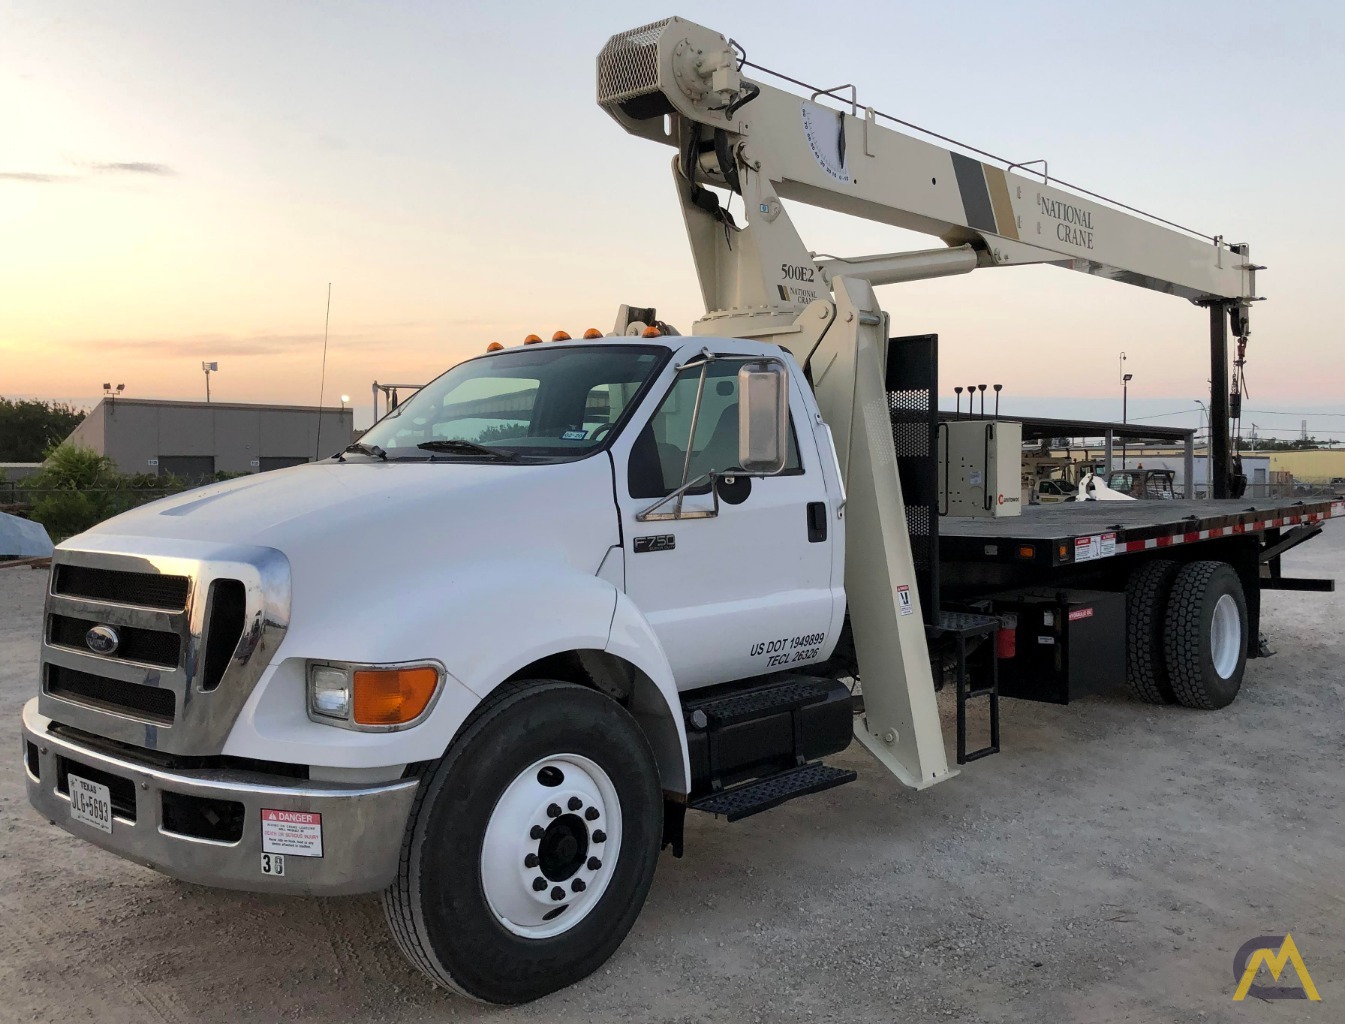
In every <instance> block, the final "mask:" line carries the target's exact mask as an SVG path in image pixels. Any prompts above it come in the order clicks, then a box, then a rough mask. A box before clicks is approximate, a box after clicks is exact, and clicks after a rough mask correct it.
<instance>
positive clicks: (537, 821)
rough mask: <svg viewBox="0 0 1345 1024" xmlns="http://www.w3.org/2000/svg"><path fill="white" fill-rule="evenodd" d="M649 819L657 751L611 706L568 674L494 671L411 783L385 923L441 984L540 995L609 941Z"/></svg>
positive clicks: (622, 915)
mask: <svg viewBox="0 0 1345 1024" xmlns="http://www.w3.org/2000/svg"><path fill="white" fill-rule="evenodd" d="M662 824H663V796H662V792H661V789H660V786H659V779H658V769H657V766H656V764H655V761H654V755H653V752H652V751H651V750H650V748H649V744H648V742H647V741H646V740H645V737H644V734H643V733H642V732H641V731H640V727H639V726H638V725H637V724H636V723H635V720H634V719H633V718H631V716H630V715H629V714H628V713H627V712H626V711H625V709H624V708H622V707H621V706H620V705H619V704H617V703H616V702H615V701H613V700H611V699H610V698H608V697H606V696H604V695H603V694H601V693H598V692H597V691H595V690H591V689H588V688H586V687H583V686H576V685H574V684H571V683H562V682H551V681H524V682H518V683H509V684H506V685H505V686H504V687H502V688H501V689H500V690H499V691H497V692H496V693H495V694H492V695H491V697H490V698H489V699H488V700H487V701H486V702H485V703H484V704H483V705H482V706H481V707H480V708H479V709H478V710H477V712H476V713H475V715H474V717H473V718H472V719H470V720H469V722H468V724H467V725H466V727H465V728H464V729H463V731H462V733H461V734H460V735H459V737H458V738H457V739H456V740H455V741H454V743H453V745H452V746H451V747H450V748H449V751H448V753H447V754H445V756H444V757H443V758H442V759H441V760H440V761H439V762H438V763H437V764H435V766H434V767H433V768H432V769H431V770H430V772H429V773H428V774H427V776H426V777H425V779H424V780H423V781H422V782H421V786H420V790H419V792H418V794H417V798H416V803H415V805H414V807H413V809H412V813H411V819H410V821H409V823H408V826H407V832H406V837H405V839H404V841H403V844H402V858H401V867H400V870H399V872H398V877H397V881H396V882H395V883H394V884H393V885H392V886H391V887H389V888H388V889H387V890H386V891H385V892H384V896H383V905H384V909H385V911H386V913H387V917H388V923H389V926H390V927H391V929H392V933H393V936H394V937H395V939H396V940H397V944H398V945H399V946H400V947H401V949H402V952H403V953H405V954H406V956H407V957H408V959H410V960H411V962H412V963H414V964H415V965H416V966H417V967H419V968H420V969H421V970H422V971H424V972H425V973H426V974H427V975H429V976H430V978H431V979H433V980H434V981H436V982H438V983H439V984H442V985H445V986H448V987H449V988H452V989H454V990H455V991H457V992H460V993H462V994H463V995H466V996H470V997H471V998H474V999H479V1000H481V1001H483V1002H490V1003H522V1002H527V1001H529V1000H532V999H537V998H539V997H541V996H544V995H546V994H547V993H549V992H554V991H556V990H557V989H560V988H564V987H565V986H567V985H571V984H574V983H575V982H577V981H579V980H580V979H581V978H584V977H586V976H587V975H589V974H591V973H592V972H593V971H594V970H596V969H597V968H598V967H599V966H601V965H602V964H603V962H604V961H606V960H607V958H608V957H610V956H611V955H612V953H613V952H614V951H615V950H616V948H617V947H618V946H619V945H620V944H621V941H622V940H623V939H624V938H625V937H626V933H627V932H629V931H630V928H631V926H632V925H633V924H634V923H635V919H636V917H637V916H638V915H639V912H640V908H641V907H642V906H643V904H644V900H645V896H646V894H647V893H648V892H649V886H650V883H651V882H652V881H653V876H654V867H655V863H656V861H657V859H658V852H659V846H660V837H661V833H662Z"/></svg>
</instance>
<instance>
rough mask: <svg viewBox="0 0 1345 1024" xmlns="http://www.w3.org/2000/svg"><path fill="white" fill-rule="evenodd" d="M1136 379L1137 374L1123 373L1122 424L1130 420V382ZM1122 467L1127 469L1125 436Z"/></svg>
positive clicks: (1123, 439) (1123, 356)
mask: <svg viewBox="0 0 1345 1024" xmlns="http://www.w3.org/2000/svg"><path fill="white" fill-rule="evenodd" d="M1121 358H1122V359H1124V358H1125V353H1124V352H1122V353H1121ZM1134 379H1135V375H1134V374H1133V373H1123V374H1121V423H1122V424H1125V423H1127V422H1128V421H1129V410H1128V408H1127V406H1128V405H1129V404H1130V382H1131V381H1132V380H1134ZM1121 468H1122V469H1125V468H1126V439H1125V438H1124V437H1123V438H1121Z"/></svg>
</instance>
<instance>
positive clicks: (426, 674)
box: [308, 661, 444, 731]
mask: <svg viewBox="0 0 1345 1024" xmlns="http://www.w3.org/2000/svg"><path fill="white" fill-rule="evenodd" d="M443 680H444V669H443V666H442V665H440V664H439V663H438V662H425V661H419V662H408V663H405V664H397V665H355V664H350V663H347V662H330V661H327V662H309V665H308V717H309V718H311V719H313V721H315V722H322V723H323V724H324V725H337V726H343V727H345V728H347V729H359V730H361V731H384V730H386V731H392V730H396V729H405V728H408V727H410V726H412V725H415V724H417V723H418V722H419V721H420V720H421V719H423V718H424V717H425V715H427V714H428V713H429V710H430V707H431V706H432V705H433V703H434V699H435V697H437V696H438V695H439V690H440V687H441V686H442V684H443Z"/></svg>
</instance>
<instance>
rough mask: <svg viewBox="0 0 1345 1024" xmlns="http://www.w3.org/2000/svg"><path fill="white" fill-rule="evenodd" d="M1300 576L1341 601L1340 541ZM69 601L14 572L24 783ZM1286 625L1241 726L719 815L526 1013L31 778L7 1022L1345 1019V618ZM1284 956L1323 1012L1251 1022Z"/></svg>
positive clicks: (1122, 731)
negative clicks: (188, 869) (1271, 966)
mask: <svg viewBox="0 0 1345 1024" xmlns="http://www.w3.org/2000/svg"><path fill="white" fill-rule="evenodd" d="M1285 562H1286V572H1287V573H1288V574H1291V575H1307V576H1330V577H1334V578H1336V579H1337V580H1339V579H1341V578H1342V577H1345V528H1342V527H1341V526H1340V525H1338V524H1331V525H1328V526H1327V529H1326V532H1325V534H1324V536H1323V537H1321V538H1318V539H1317V540H1315V541H1313V542H1312V543H1310V544H1307V545H1305V546H1304V547H1302V548H1300V549H1298V551H1297V552H1295V553H1293V554H1291V555H1290V556H1288V557H1286V559H1285ZM46 580H47V574H46V573H45V572H34V571H31V570H29V569H11V570H3V571H0V750H8V751H11V752H12V753H13V754H17V753H18V748H19V726H18V720H19V709H20V707H21V705H22V704H23V702H24V701H26V700H27V699H28V698H29V696H30V695H31V694H32V693H33V691H34V687H35V685H36V683H35V680H36V669H37V653H38V652H37V640H36V638H37V636H38V631H39V621H40V613H41V600H42V592H43V588H44V586H45V584H46ZM1266 605H1267V607H1266V615H1265V618H1264V629H1265V631H1266V633H1267V634H1268V635H1269V636H1270V638H1271V642H1272V646H1274V647H1275V648H1277V649H1278V651H1279V655H1278V656H1277V657H1275V658H1273V659H1270V660H1265V661H1258V662H1253V663H1252V664H1251V665H1250V666H1249V670H1248V674H1247V681H1246V683H1245V685H1244V689H1243V692H1242V695H1241V697H1240V698H1239V700H1238V701H1237V702H1236V703H1235V704H1234V705H1233V706H1232V707H1230V708H1228V709H1227V710H1225V711H1222V712H1212V713H1209V712H1193V711H1187V710H1183V709H1177V708H1153V707H1148V706H1144V705H1139V704H1136V703H1134V702H1131V701H1129V700H1127V699H1125V698H1124V697H1122V696H1120V695H1117V696H1115V697H1095V698H1089V699H1086V700H1083V701H1080V702H1078V703H1076V704H1075V705H1073V706H1071V707H1069V708H1060V707H1053V706H1048V705H1034V704H1030V703H1026V702H1020V701H1006V702H1005V706H1004V712H1003V744H1004V749H1003V753H1001V754H1000V755H998V756H996V757H993V758H989V759H987V760H984V761H980V762H977V763H975V764H973V765H971V766H969V768H968V769H966V770H965V771H964V772H963V773H962V775H961V776H960V777H959V778H957V779H954V780H952V781H950V782H947V783H945V784H943V785H940V786H936V787H935V788H933V789H932V790H929V791H927V792H924V793H912V792H910V791H907V790H905V789H903V788H902V787H901V786H900V785H898V784H897V783H896V782H895V781H894V780H893V779H891V778H890V777H888V776H887V775H886V774H885V773H884V772H883V771H882V770H881V769H879V768H878V767H877V766H876V765H875V764H874V763H873V762H872V761H870V760H869V759H868V757H867V755H865V754H864V753H863V752H862V751H861V750H860V749H859V748H858V747H857V746H856V747H852V748H851V750H850V751H849V752H847V753H846V754H844V755H842V756H840V757H838V758H834V759H832V760H833V761H835V763H838V764H842V765H847V766H850V767H853V768H855V769H857V770H858V771H859V776H860V777H859V781H858V782H857V783H855V784H853V785H849V786H844V787H841V788H840V789H837V790H832V791H830V792H828V793H824V794H821V795H818V796H814V797H808V798H805V799H803V800H798V801H795V802H793V803H791V804H788V805H786V806H785V807H783V808H780V809H778V810H775V811H772V812H770V813H768V814H763V815H760V816H758V817H755V818H752V819H749V820H747V821H745V822H740V823H738V824H734V825H728V824H726V823H724V822H723V821H717V820H713V819H709V818H707V817H705V816H693V820H691V821H689V822H688V836H687V855H686V857H685V858H684V859H682V860H675V859H673V858H672V857H671V856H670V855H667V854H665V855H664V858H663V859H662V861H661V862H660V865H659V870H658V875H657V877H656V878H655V881H654V888H653V891H652V893H651V895H650V898H649V902H648V903H647V904H646V906H645V909H644V913H643V915H642V916H641V917H640V920H639V921H638V923H637V924H636V926H635V929H634V931H633V932H632V933H631V935H630V937H629V938H628V939H627V940H626V943H625V945H624V946H623V947H622V949H621V950H619V951H618V953H617V954H616V956H614V957H613V958H612V960H611V961H610V962H609V963H608V964H607V966H606V967H605V968H604V969H602V970H600V971H599V972H598V973H597V974H596V975H595V976H593V977H591V978H589V979H588V980H587V981H585V982H583V983H581V984H579V985H577V986H575V987H574V988H572V989H570V990H567V991H565V992H561V993H558V994H557V995H554V996H551V997H549V998H547V999H544V1000H542V1001H540V1002H538V1003H535V1004H532V1005H530V1006H525V1007H521V1008H517V1009H509V1010H505V1009H499V1008H492V1007H482V1006H477V1005H475V1004H471V1003H468V1002H466V1001H464V1000H462V999H459V998H457V997H455V996H453V995H450V994H447V993H445V992H442V991H439V990H436V989H435V988H434V987H432V986H431V985H430V984H429V983H428V982H427V981H426V980H425V979H424V978H423V977H422V976H421V975H419V974H418V973H416V972H414V971H413V970H411V969H410V968H408V967H407V966H405V965H404V964H403V962H402V960H401V958H400V956H399V954H398V952H397V950H396V949H395V947H394V946H393V944H392V941H391V940H390V939H389V937H388V936H387V935H386V934H385V931H384V925H383V917H382V911H381V908H380V905H379V902H378V900H377V898H370V897H364V898H353V899H345V900H315V899H299V898H286V897H263V896H249V895H245V894H237V893H229V892H217V891H212V890H208V889H202V888H198V887H195V886H191V885H186V884H182V883H178V882H175V881H173V880H171V879H168V878H165V877H162V876H160V875H158V874H155V873H153V872H151V871H149V870H147V869H145V868H140V867H137V866H135V865H132V864H129V863H126V862H124V861H121V860H119V859H117V858H115V857H113V856H112V855H110V854H106V853H103V852H101V851H99V850H97V849H95V848H94V847H92V846H88V845H85V844H83V843H81V842H79V841H77V840H76V839H74V838H72V837H71V836H69V835H67V834H66V833H64V832H62V831H60V830H58V829H56V828H53V827H51V826H50V825H48V824H47V823H46V822H45V821H43V820H41V819H40V818H38V816H37V815H36V814H35V813H33V812H32V811H31V810H30V809H29V807H28V804H27V800H26V798H25V796H24V786H23V776H22V774H21V771H20V770H19V768H18V765H17V762H16V761H14V760H12V761H10V765H11V767H10V770H8V771H5V772H4V773H3V774H2V775H0V993H3V996H2V997H0V1020H3V1021H27V1020H40V1021H61V1022H74V1021H89V1020H93V1021H110V1022H114V1024H115V1022H131V1021H134V1022H137V1024H138V1022H142V1021H230V1020H236V1019H244V1018H245V1019H248V1020H257V1021H270V1020H277V1021H279V1020H303V1021H334V1022H335V1021H341V1022H346V1021H352V1022H354V1021H374V1022H392V1021H398V1022H401V1021H446V1020H476V1019H490V1020H493V1021H515V1020H519V1021H524V1020H544V1021H554V1022H569V1021H575V1022H579V1021H582V1022H584V1024H594V1022H602V1021H668V1022H673V1021H676V1022H697V1021H710V1020H722V1021H733V1022H735V1024H736V1022H752V1021H772V1022H774V1021H779V1020H786V1019H789V1020H816V1021H827V1020H835V1021H846V1022H850V1021H870V1020H872V1021H883V1022H895V1021H931V1020H956V1021H987V1022H991V1021H1034V1022H1035V1021H1053V1022H1055V1021H1072V1022H1098V1024H1101V1022H1118V1021H1136V1022H1141V1021H1142V1022H1148V1021H1154V1022H1158V1021H1162V1022H1215V1021H1225V1020H1227V1021H1235V1020H1236V1021H1246V1020H1257V1021H1336V1022H1338V1021H1341V1020H1345V775H1343V774H1342V771H1341V767H1340V759H1341V746H1342V742H1341V741H1342V734H1343V733H1345V729H1343V728H1342V722H1343V721H1345V669H1343V668H1342V660H1343V659H1342V654H1343V652H1342V647H1341V644H1340V626H1341V624H1342V622H1345V595H1342V594H1333V595H1320V594H1290V593H1285V594H1268V595H1267V600H1266ZM944 718H945V724H946V725H947V726H948V727H949V729H951V708H950V707H949V706H948V705H947V703H946V702H945V705H944ZM949 742H950V748H951V733H950V741H949ZM1286 930H1288V931H1291V932H1292V933H1293V935H1294V938H1295V940H1296V942H1297V944H1298V946H1299V948H1300V950H1301V951H1302V953H1303V956H1304V959H1305V961H1306V963H1307V966H1308V968H1309V970H1310V972H1311V974H1312V977H1313V980H1314V981H1315V982H1316V985H1317V987H1318V989H1319V990H1320V993H1321V997H1322V1001H1321V1002H1320V1003H1307V1002H1303V1001H1275V1002H1248V1003H1243V1004H1236V1003H1234V1002H1232V998H1231V997H1232V991H1233V987H1234V980H1233V972H1232V958H1233V954H1234V951H1235V950H1236V949H1237V948H1238V947H1239V946H1240V945H1241V944H1242V943H1243V942H1244V941H1245V940H1246V939H1248V938H1251V937H1253V936H1257V935H1266V934H1279V933H1283V932H1284V931H1286ZM1262 980H1263V981H1264V979H1262Z"/></svg>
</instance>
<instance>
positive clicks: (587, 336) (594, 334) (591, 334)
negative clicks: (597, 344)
mask: <svg viewBox="0 0 1345 1024" xmlns="http://www.w3.org/2000/svg"><path fill="white" fill-rule="evenodd" d="M601 337H602V331H600V330H598V329H597V328H596V327H590V328H589V329H588V330H587V331H585V332H584V340H585V341H592V340H593V339H594V338H601Z"/></svg>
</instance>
